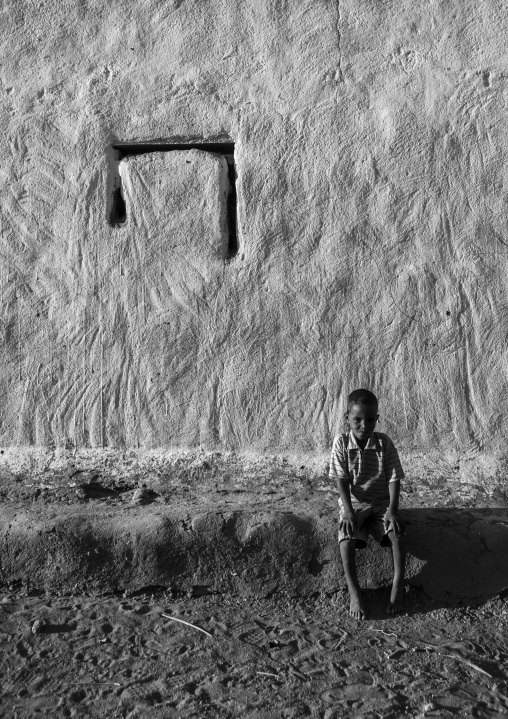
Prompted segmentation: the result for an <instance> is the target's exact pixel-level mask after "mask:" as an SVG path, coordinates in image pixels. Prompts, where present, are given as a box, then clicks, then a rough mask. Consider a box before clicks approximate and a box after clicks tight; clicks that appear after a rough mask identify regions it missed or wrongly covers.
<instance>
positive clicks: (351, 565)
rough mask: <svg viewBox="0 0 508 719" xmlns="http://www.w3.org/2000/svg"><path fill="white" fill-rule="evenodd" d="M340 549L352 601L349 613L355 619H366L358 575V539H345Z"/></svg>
mask: <svg viewBox="0 0 508 719" xmlns="http://www.w3.org/2000/svg"><path fill="white" fill-rule="evenodd" d="M339 547H340V556H341V558H342V566H343V567H344V574H345V575H346V582H347V587H348V589H349V597H350V599H351V602H350V605H349V613H350V614H351V616H352V617H353V619H365V617H366V614H365V607H364V606H363V601H362V592H361V589H360V585H359V583H358V576H357V574H356V539H343V540H342V541H341V542H340V544H339Z"/></svg>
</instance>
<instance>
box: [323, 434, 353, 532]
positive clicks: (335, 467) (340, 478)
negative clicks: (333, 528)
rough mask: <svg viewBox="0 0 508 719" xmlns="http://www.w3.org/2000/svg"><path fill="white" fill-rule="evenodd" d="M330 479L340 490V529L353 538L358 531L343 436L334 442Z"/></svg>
mask: <svg viewBox="0 0 508 719" xmlns="http://www.w3.org/2000/svg"><path fill="white" fill-rule="evenodd" d="M329 477H330V479H334V480H335V481H336V482H337V489H338V490H339V496H340V501H341V504H342V512H341V517H340V522H339V528H340V529H341V530H342V531H343V532H344V533H345V534H346V536H348V537H350V538H353V537H354V536H355V530H356V519H355V514H354V512H353V506H352V504H351V491H350V489H349V468H348V458H347V454H346V451H345V446H344V438H343V436H342V437H341V436H338V437H336V438H335V440H334V442H333V447H332V456H331V458H330V472H329Z"/></svg>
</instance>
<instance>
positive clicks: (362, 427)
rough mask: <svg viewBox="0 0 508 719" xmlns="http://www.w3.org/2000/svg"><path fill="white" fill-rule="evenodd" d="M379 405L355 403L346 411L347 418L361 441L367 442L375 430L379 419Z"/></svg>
mask: <svg viewBox="0 0 508 719" xmlns="http://www.w3.org/2000/svg"><path fill="white" fill-rule="evenodd" d="M378 417H379V415H378V413H377V405H375V404H353V405H351V407H350V408H349V412H346V419H347V421H348V423H349V426H350V427H351V429H352V430H353V434H354V436H355V438H356V439H357V440H359V441H360V442H366V441H367V440H368V439H369V437H370V436H371V434H372V432H373V431H374V427H375V426H376V422H377V420H378Z"/></svg>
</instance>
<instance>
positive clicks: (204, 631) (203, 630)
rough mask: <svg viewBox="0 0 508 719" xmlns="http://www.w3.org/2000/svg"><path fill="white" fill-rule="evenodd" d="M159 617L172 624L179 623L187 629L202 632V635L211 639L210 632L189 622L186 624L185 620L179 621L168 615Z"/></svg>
mask: <svg viewBox="0 0 508 719" xmlns="http://www.w3.org/2000/svg"><path fill="white" fill-rule="evenodd" d="M161 616H163V617H166V619H172V620H173V621H174V622H180V624H186V625H187V626H188V627H192V628H193V629H197V630H198V632H203V634H206V636H207V637H210V638H211V639H213V636H212V635H211V634H210V632H207V631H206V629H202V628H201V627H198V626H196V624H191V623H190V622H186V621H185V619H179V618H178V617H171V616H170V615H169V614H162V615H161Z"/></svg>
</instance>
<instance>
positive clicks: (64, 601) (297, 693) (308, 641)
mask: <svg viewBox="0 0 508 719" xmlns="http://www.w3.org/2000/svg"><path fill="white" fill-rule="evenodd" d="M386 596H387V590H378V591H375V592H374V591H373V592H369V593H367V594H366V605H367V610H368V612H369V616H370V618H369V619H368V620H366V621H363V622H361V623H356V622H355V621H354V620H352V619H351V618H350V617H349V615H348V611H347V608H348V603H347V598H346V596H345V595H344V594H339V595H335V596H324V595H322V596H317V597H313V598H310V599H305V600H303V599H302V600H298V599H292V598H289V597H286V596H276V597H271V598H270V599H269V600H258V601H251V600H249V601H247V600H240V599H238V598H235V597H229V596H202V597H196V598H191V597H183V596H177V595H175V594H174V593H168V592H165V591H163V590H157V589H154V590H152V591H148V592H144V593H142V594H138V595H136V596H104V597H101V598H97V597H88V596H67V597H58V598H54V597H53V598H47V597H42V596H26V595H23V594H22V593H16V592H11V593H10V594H4V595H3V597H2V598H1V601H0V613H1V615H2V618H1V625H0V632H1V639H0V641H1V652H0V682H1V691H2V696H1V707H2V709H1V716H2V717H19V718H20V719H21V718H22V717H23V718H24V717H37V716H52V717H53V716H56V717H100V718H101V719H102V718H103V717H131V718H132V719H134V717H149V718H150V719H157V718H158V717H204V718H206V717H225V718H227V717H232V718H233V717H240V716H241V717H242V718H243V717H245V719H247V718H248V719H268V718H269V717H270V718H274V719H278V718H279V717H284V718H285V717H294V718H295V719H300V717H306V716H309V717H320V718H322V719H339V718H340V719H348V718H349V717H351V718H353V717H355V718H356V717H362V719H369V718H372V719H374V718H375V717H376V718H377V717H379V718H383V719H391V718H395V717H402V716H404V717H405V716H409V717H448V716H461V717H506V716H507V715H508V680H507V670H508V635H507V623H508V597H504V596H500V597H497V598H495V599H492V600H490V601H488V602H486V603H484V604H482V605H479V606H469V607H466V606H462V607H443V606H438V605H436V604H434V603H432V602H431V601H430V600H428V599H427V598H426V596H425V595H424V594H423V592H421V591H420V590H417V589H410V590H408V591H407V592H406V595H405V601H406V609H407V612H406V614H405V615H404V616H401V617H396V618H386V617H385V616H384V615H383V607H384V604H385V602H386ZM163 614H167V615H169V616H172V617H175V618H178V619H181V620H183V621H185V622H189V623H190V624H192V625H195V626H188V625H186V624H182V623H181V622H177V621H175V620H172V619H168V618H165V617H163V616H162V615H163ZM36 620H42V621H43V622H44V626H43V627H42V631H40V632H39V633H33V631H32V627H33V624H34V622H35V621H36ZM197 627H200V628H201V629H203V630H205V632H207V633H204V632H203V631H200V630H199V629H198V628H197Z"/></svg>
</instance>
